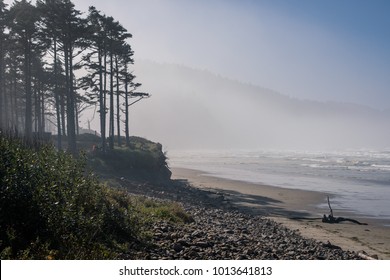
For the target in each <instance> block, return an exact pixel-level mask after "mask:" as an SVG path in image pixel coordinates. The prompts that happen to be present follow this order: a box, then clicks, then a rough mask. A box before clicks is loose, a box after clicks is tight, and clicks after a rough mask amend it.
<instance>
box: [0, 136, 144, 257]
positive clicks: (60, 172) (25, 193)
mask: <svg viewBox="0 0 390 280" xmlns="http://www.w3.org/2000/svg"><path fill="white" fill-rule="evenodd" d="M0 155H1V159H0V183H1V189H0V202H1V209H0V223H1V232H0V240H1V244H0V249H1V256H2V258H23V259H24V258H38V259H44V258H60V259H90V258H91V259H99V258H107V257H110V258H114V257H115V255H116V254H117V251H116V249H117V248H115V246H116V244H121V243H126V242H135V241H136V240H137V236H138V234H139V221H138V220H137V219H136V217H135V216H134V214H133V212H134V209H133V208H132V206H131V204H130V198H127V196H126V195H123V194H119V193H118V191H114V190H112V189H109V188H107V187H104V186H102V185H101V184H99V183H98V181H97V180H96V179H95V178H94V177H92V176H90V175H88V174H87V175H86V174H84V167H85V164H84V162H85V160H83V159H79V160H75V159H73V158H72V157H71V156H70V155H68V154H66V153H64V152H57V151H55V149H53V148H52V147H50V146H42V147H41V148H40V149H39V150H38V151H34V150H31V149H29V148H26V147H24V146H23V145H22V144H20V143H18V142H17V141H15V140H13V141H9V140H7V139H6V138H4V137H1V136H0ZM81 158H82V157H81Z"/></svg>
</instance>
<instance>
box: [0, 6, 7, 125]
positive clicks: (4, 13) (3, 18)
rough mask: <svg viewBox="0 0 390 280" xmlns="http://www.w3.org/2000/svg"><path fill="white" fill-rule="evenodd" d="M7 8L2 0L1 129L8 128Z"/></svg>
mask: <svg viewBox="0 0 390 280" xmlns="http://www.w3.org/2000/svg"><path fill="white" fill-rule="evenodd" d="M6 16H7V10H6V5H5V4H4V1H3V0H0V130H1V129H4V128H6V121H5V120H6V115H5V114H6V106H5V103H4V100H5V50H6V46H5V44H6V40H7V35H6V34H5V29H6Z"/></svg>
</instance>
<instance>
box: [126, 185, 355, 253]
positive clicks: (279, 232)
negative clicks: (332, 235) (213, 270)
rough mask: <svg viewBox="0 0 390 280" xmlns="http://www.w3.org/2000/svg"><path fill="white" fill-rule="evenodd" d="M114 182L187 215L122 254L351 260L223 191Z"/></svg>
mask: <svg viewBox="0 0 390 280" xmlns="http://www.w3.org/2000/svg"><path fill="white" fill-rule="evenodd" d="M118 182H119V183H120V184H121V185H122V187H125V188H127V190H128V191H129V192H131V193H134V194H136V195H144V196H148V197H152V198H154V199H164V200H172V201H176V202H179V203H180V204H182V205H183V207H184V209H185V210H186V212H187V213H188V214H190V215H191V217H192V218H193V221H192V222H190V223H187V224H174V223H169V222H167V221H161V222H159V223H156V224H153V225H152V226H151V232H152V240H151V243H152V244H154V246H151V247H144V248H142V250H136V252H135V253H134V254H132V255H128V256H123V258H132V259H155V260H156V259H169V260H174V259H183V260H189V259H194V260H246V259H262V260H266V259H270V260H278V259H285V260H316V259H317V260H318V259H319V260H324V259H332V260H351V259H360V257H359V255H358V254H357V253H356V252H351V251H345V250H342V249H341V248H340V247H338V246H335V245H333V244H331V243H329V242H326V243H323V242H319V241H317V240H314V239H308V238H304V237H302V236H301V235H300V233H299V231H298V230H295V231H294V230H290V229H288V228H286V227H284V226H282V225H281V224H278V223H276V222H274V221H273V220H271V219H268V218H267V217H263V216H260V215H257V214H254V213H250V212H248V210H247V209H240V208H238V207H236V206H234V205H233V204H232V203H230V202H229V197H227V196H226V194H224V193H223V192H217V191H212V190H200V189H198V188H194V187H192V186H191V185H190V184H188V183H187V182H185V181H176V182H174V183H173V184H168V185H152V184H138V185H137V184H132V183H130V182H127V181H126V179H125V178H121V179H120V180H118Z"/></svg>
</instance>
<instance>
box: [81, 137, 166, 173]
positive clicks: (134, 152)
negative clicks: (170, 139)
mask: <svg viewBox="0 0 390 280" xmlns="http://www.w3.org/2000/svg"><path fill="white" fill-rule="evenodd" d="M92 144H93V143H90V146H91V145H92ZM92 146H94V145H92ZM96 147H97V148H95V149H94V150H93V151H91V152H90V153H88V155H89V156H88V162H89V165H90V167H91V169H92V170H94V171H95V172H96V173H98V174H102V175H104V176H110V175H113V176H119V177H124V178H126V179H132V180H140V181H169V180H170V178H171V174H172V173H171V171H170V170H169V167H168V163H167V157H166V155H165V153H164V151H163V146H162V145H161V144H160V143H155V142H152V141H150V140H147V139H145V138H141V137H136V136H133V137H131V138H130V146H129V147H115V149H113V150H107V151H106V152H103V151H101V149H99V147H98V146H96Z"/></svg>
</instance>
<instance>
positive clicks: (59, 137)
mask: <svg viewBox="0 0 390 280" xmlns="http://www.w3.org/2000/svg"><path fill="white" fill-rule="evenodd" d="M54 98H55V107H56V116H57V149H58V150H62V135H61V112H60V98H59V93H58V68H57V38H56V37H54Z"/></svg>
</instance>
